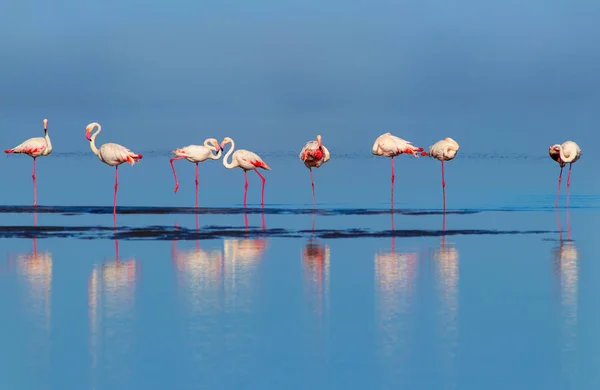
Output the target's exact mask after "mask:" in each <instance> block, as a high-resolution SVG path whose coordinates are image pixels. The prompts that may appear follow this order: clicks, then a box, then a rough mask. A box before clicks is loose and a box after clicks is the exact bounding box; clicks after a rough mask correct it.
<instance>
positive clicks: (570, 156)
mask: <svg viewBox="0 0 600 390" xmlns="http://www.w3.org/2000/svg"><path fill="white" fill-rule="evenodd" d="M548 152H549V154H550V157H551V158H552V159H553V160H554V161H556V162H557V163H558V164H559V165H560V174H559V175H558V191H557V192H556V204H555V207H558V195H559V194H560V183H561V181H562V173H563V168H564V167H565V165H567V164H569V176H568V177H567V206H568V205H569V188H570V187H571V168H573V163H574V162H575V161H577V160H579V158H580V157H581V149H580V148H579V145H577V144H576V143H575V142H573V141H567V142H565V143H563V144H562V145H559V144H556V145H552V146H550V148H549V150H548Z"/></svg>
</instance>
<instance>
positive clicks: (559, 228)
mask: <svg viewBox="0 0 600 390" xmlns="http://www.w3.org/2000/svg"><path fill="white" fill-rule="evenodd" d="M556 225H557V226H558V239H559V241H560V243H561V244H562V240H563V237H562V226H561V225H560V215H559V214H558V209H556Z"/></svg>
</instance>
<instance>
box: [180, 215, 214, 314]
mask: <svg viewBox="0 0 600 390" xmlns="http://www.w3.org/2000/svg"><path fill="white" fill-rule="evenodd" d="M175 225H176V226H178V225H177V223H176V224H175ZM196 231H197V232H198V231H199V224H198V215H197V214H196ZM171 259H172V261H173V265H174V266H175V269H176V271H177V284H178V286H179V287H180V288H181V290H182V292H183V294H184V296H185V298H186V300H187V301H188V303H189V304H190V306H191V308H192V310H193V311H194V312H197V313H201V312H202V311H203V310H205V309H207V308H210V307H213V308H215V309H216V308H217V307H218V306H219V294H220V289H221V284H222V279H223V252H222V251H221V250H220V249H219V250H206V249H202V248H200V240H196V246H195V248H194V249H188V250H179V249H177V241H176V240H173V242H172V249H171Z"/></svg>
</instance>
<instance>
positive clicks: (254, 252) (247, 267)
mask: <svg viewBox="0 0 600 390" xmlns="http://www.w3.org/2000/svg"><path fill="white" fill-rule="evenodd" d="M261 215H262V228H263V230H265V222H264V221H265V219H264V218H265V216H264V214H262V213H261ZM244 221H245V223H246V230H248V216H247V214H246V213H244ZM266 249H267V240H266V239H265V238H244V239H226V240H223V253H224V266H223V269H224V271H223V275H224V291H225V304H226V306H227V307H229V308H243V309H250V305H251V299H252V298H251V296H252V294H251V293H252V290H253V287H254V286H253V283H254V280H253V279H254V276H255V273H256V268H257V265H258V263H259V262H260V260H261V259H262V256H263V255H264V252H265V251H266Z"/></svg>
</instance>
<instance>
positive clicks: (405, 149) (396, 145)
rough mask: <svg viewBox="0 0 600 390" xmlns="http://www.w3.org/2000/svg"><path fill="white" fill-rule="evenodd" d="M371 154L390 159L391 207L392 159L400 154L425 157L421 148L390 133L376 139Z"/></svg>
mask: <svg viewBox="0 0 600 390" xmlns="http://www.w3.org/2000/svg"><path fill="white" fill-rule="evenodd" d="M371 152H372V153H373V154H374V155H376V156H383V157H391V158H392V207H393V206H394V179H395V175H394V157H396V156H399V155H401V154H404V153H407V154H412V155H413V156H415V157H418V156H419V155H418V154H417V153H421V154H422V155H426V153H425V152H423V148H420V147H418V146H414V145H413V144H412V143H411V142H409V141H406V140H404V139H402V138H400V137H396V136H394V135H392V134H391V133H385V134H382V135H380V136H379V137H377V139H376V140H375V143H374V144H373V148H372V149H371Z"/></svg>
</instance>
